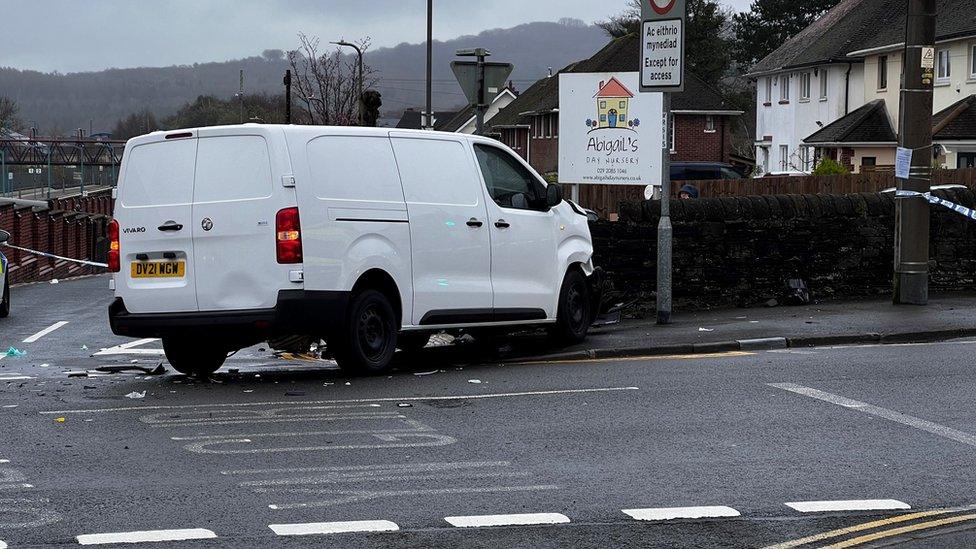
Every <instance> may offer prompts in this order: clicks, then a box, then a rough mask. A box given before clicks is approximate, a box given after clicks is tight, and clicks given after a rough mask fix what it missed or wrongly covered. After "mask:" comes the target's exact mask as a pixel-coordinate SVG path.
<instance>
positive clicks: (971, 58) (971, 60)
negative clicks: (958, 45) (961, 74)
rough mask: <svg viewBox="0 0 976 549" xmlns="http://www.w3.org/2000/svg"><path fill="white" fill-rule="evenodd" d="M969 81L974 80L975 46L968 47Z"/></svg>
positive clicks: (975, 69)
mask: <svg viewBox="0 0 976 549" xmlns="http://www.w3.org/2000/svg"><path fill="white" fill-rule="evenodd" d="M969 79H970V80H976V44H971V45H970V46H969Z"/></svg>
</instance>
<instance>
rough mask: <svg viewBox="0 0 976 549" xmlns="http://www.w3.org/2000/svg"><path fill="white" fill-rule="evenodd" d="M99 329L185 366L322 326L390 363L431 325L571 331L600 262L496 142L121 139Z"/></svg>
mask: <svg viewBox="0 0 976 549" xmlns="http://www.w3.org/2000/svg"><path fill="white" fill-rule="evenodd" d="M115 216H116V217H115V220H114V221H113V222H112V223H111V226H110V236H111V241H112V242H111V251H110V252H109V260H108V262H109V268H110V270H111V271H113V272H114V273H115V275H114V278H113V287H114V289H115V296H116V297H115V300H114V302H113V303H112V305H111V306H110V308H109V318H110V323H111V326H112V331H113V332H114V333H116V334H118V335H123V336H131V337H161V338H162V340H163V348H164V350H165V351H166V357H167V359H168V360H169V362H170V364H172V366H173V367H174V368H175V369H176V370H178V371H180V372H183V373H187V374H197V375H205V374H209V373H212V372H214V371H216V370H217V369H218V368H220V366H221V364H223V362H224V359H225V358H226V357H227V354H228V353H230V352H233V351H236V350H238V349H241V348H243V347H247V346H250V345H254V344H257V343H259V342H262V341H269V343H270V345H271V346H272V347H273V348H301V347H302V346H304V349H305V350H307V349H308V345H309V343H310V342H312V341H317V340H319V339H323V340H325V341H326V342H327V348H328V350H329V352H330V353H331V355H332V356H334V357H335V358H336V360H337V362H338V363H339V365H340V366H341V367H343V368H347V369H350V370H353V371H358V372H366V373H375V372H380V371H383V370H384V369H386V368H387V367H388V366H389V364H390V361H391V359H392V357H393V353H394V351H395V349H396V348H397V347H399V348H401V349H404V350H409V349H415V348H419V347H423V346H424V345H425V344H426V343H427V340H428V338H429V337H430V335H431V334H433V333H435V332H439V331H445V330H446V331H452V330H471V329H481V328H484V329H497V328H507V327H514V326H523V325H535V324H546V325H549V326H548V327H549V329H550V332H551V333H552V334H553V335H554V336H555V337H558V338H560V339H561V340H563V341H581V340H582V339H583V338H585V336H586V333H587V330H588V329H589V325H590V324H591V322H592V320H593V318H594V317H595V315H596V312H597V311H596V309H597V308H598V300H599V297H600V293H601V292H600V286H601V285H600V278H601V275H600V271H599V270H598V269H594V266H593V263H592V254H593V244H592V241H591V239H590V232H589V227H588V225H587V217H586V214H585V212H584V211H583V210H582V209H580V208H579V206H577V205H575V204H572V203H570V202H567V201H564V200H563V199H562V195H561V192H560V190H559V187H558V186H556V185H548V186H547V185H546V183H545V181H544V180H543V179H542V178H541V177H539V175H538V174H537V173H536V172H535V171H533V170H532V168H531V167H529V165H528V164H526V163H525V162H524V161H523V160H522V159H521V158H520V157H519V156H518V155H516V154H515V153H514V152H512V151H511V150H510V149H508V148H506V147H505V146H504V145H502V144H500V143H498V142H497V141H494V140H491V139H487V138H483V137H477V136H469V135H462V134H453V133H438V132H421V131H405V130H389V129H379V128H342V127H324V126H276V125H253V124H246V125H242V126H223V127H211V128H199V129H188V130H179V131H171V132H156V133H153V134H150V135H145V136H141V137H137V138H135V139H132V140H131V141H129V143H128V144H127V145H126V153H125V158H124V160H123V162H122V167H121V172H120V179H119V188H118V197H117V203H116V206H115Z"/></svg>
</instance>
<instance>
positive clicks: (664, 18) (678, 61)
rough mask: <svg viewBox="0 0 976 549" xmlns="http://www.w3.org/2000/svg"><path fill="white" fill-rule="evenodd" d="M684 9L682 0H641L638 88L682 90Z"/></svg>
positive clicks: (651, 90)
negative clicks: (641, 22)
mask: <svg viewBox="0 0 976 549" xmlns="http://www.w3.org/2000/svg"><path fill="white" fill-rule="evenodd" d="M686 10H687V7H686V4H685V0H641V20H642V21H643V24H642V25H641V64H640V67H641V69H640V91H642V92H680V91H682V90H684V86H685V80H684V72H685V27H686V24H685V23H686Z"/></svg>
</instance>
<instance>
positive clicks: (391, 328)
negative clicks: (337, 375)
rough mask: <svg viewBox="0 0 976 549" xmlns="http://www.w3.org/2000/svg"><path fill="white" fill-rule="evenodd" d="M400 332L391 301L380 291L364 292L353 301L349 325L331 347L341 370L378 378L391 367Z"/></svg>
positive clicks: (349, 311)
mask: <svg viewBox="0 0 976 549" xmlns="http://www.w3.org/2000/svg"><path fill="white" fill-rule="evenodd" d="M398 331H399V326H398V323H397V319H396V313H395V312H394V310H393V306H392V305H391V304H390V300H389V299H387V297H386V296H385V295H383V294H382V293H380V292H378V291H376V290H363V291H361V292H359V293H357V294H356V295H354V296H353V297H352V299H350V300H349V307H348V309H347V315H346V321H345V323H344V325H343V327H342V328H341V329H340V330H339V332H338V333H337V334H335V335H333V336H332V337H331V338H329V343H330V345H331V346H332V348H333V350H334V354H335V359H336V362H338V363H339V367H340V368H342V369H344V370H348V371H350V372H355V373H358V374H378V373H382V372H385V371H386V370H387V369H388V368H389V367H390V362H391V361H392V360H393V353H394V352H395V351H396V346H397V332H398Z"/></svg>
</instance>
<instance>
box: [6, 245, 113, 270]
mask: <svg viewBox="0 0 976 549" xmlns="http://www.w3.org/2000/svg"><path fill="white" fill-rule="evenodd" d="M0 246H3V247H7V248H13V249H14V250H20V251H22V252H27V253H29V254H34V255H39V256H41V257H50V258H51V259H60V260H61V261H70V262H72V263H79V264H81V265H89V266H91V267H102V268H103V269H107V268H108V264H107V263H96V262H94V261H85V260H84V259H72V258H70V257H62V256H60V255H54V254H49V253H47V252H39V251H37V250H31V249H30V248H21V247H20V246H14V245H13V244H0Z"/></svg>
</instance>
